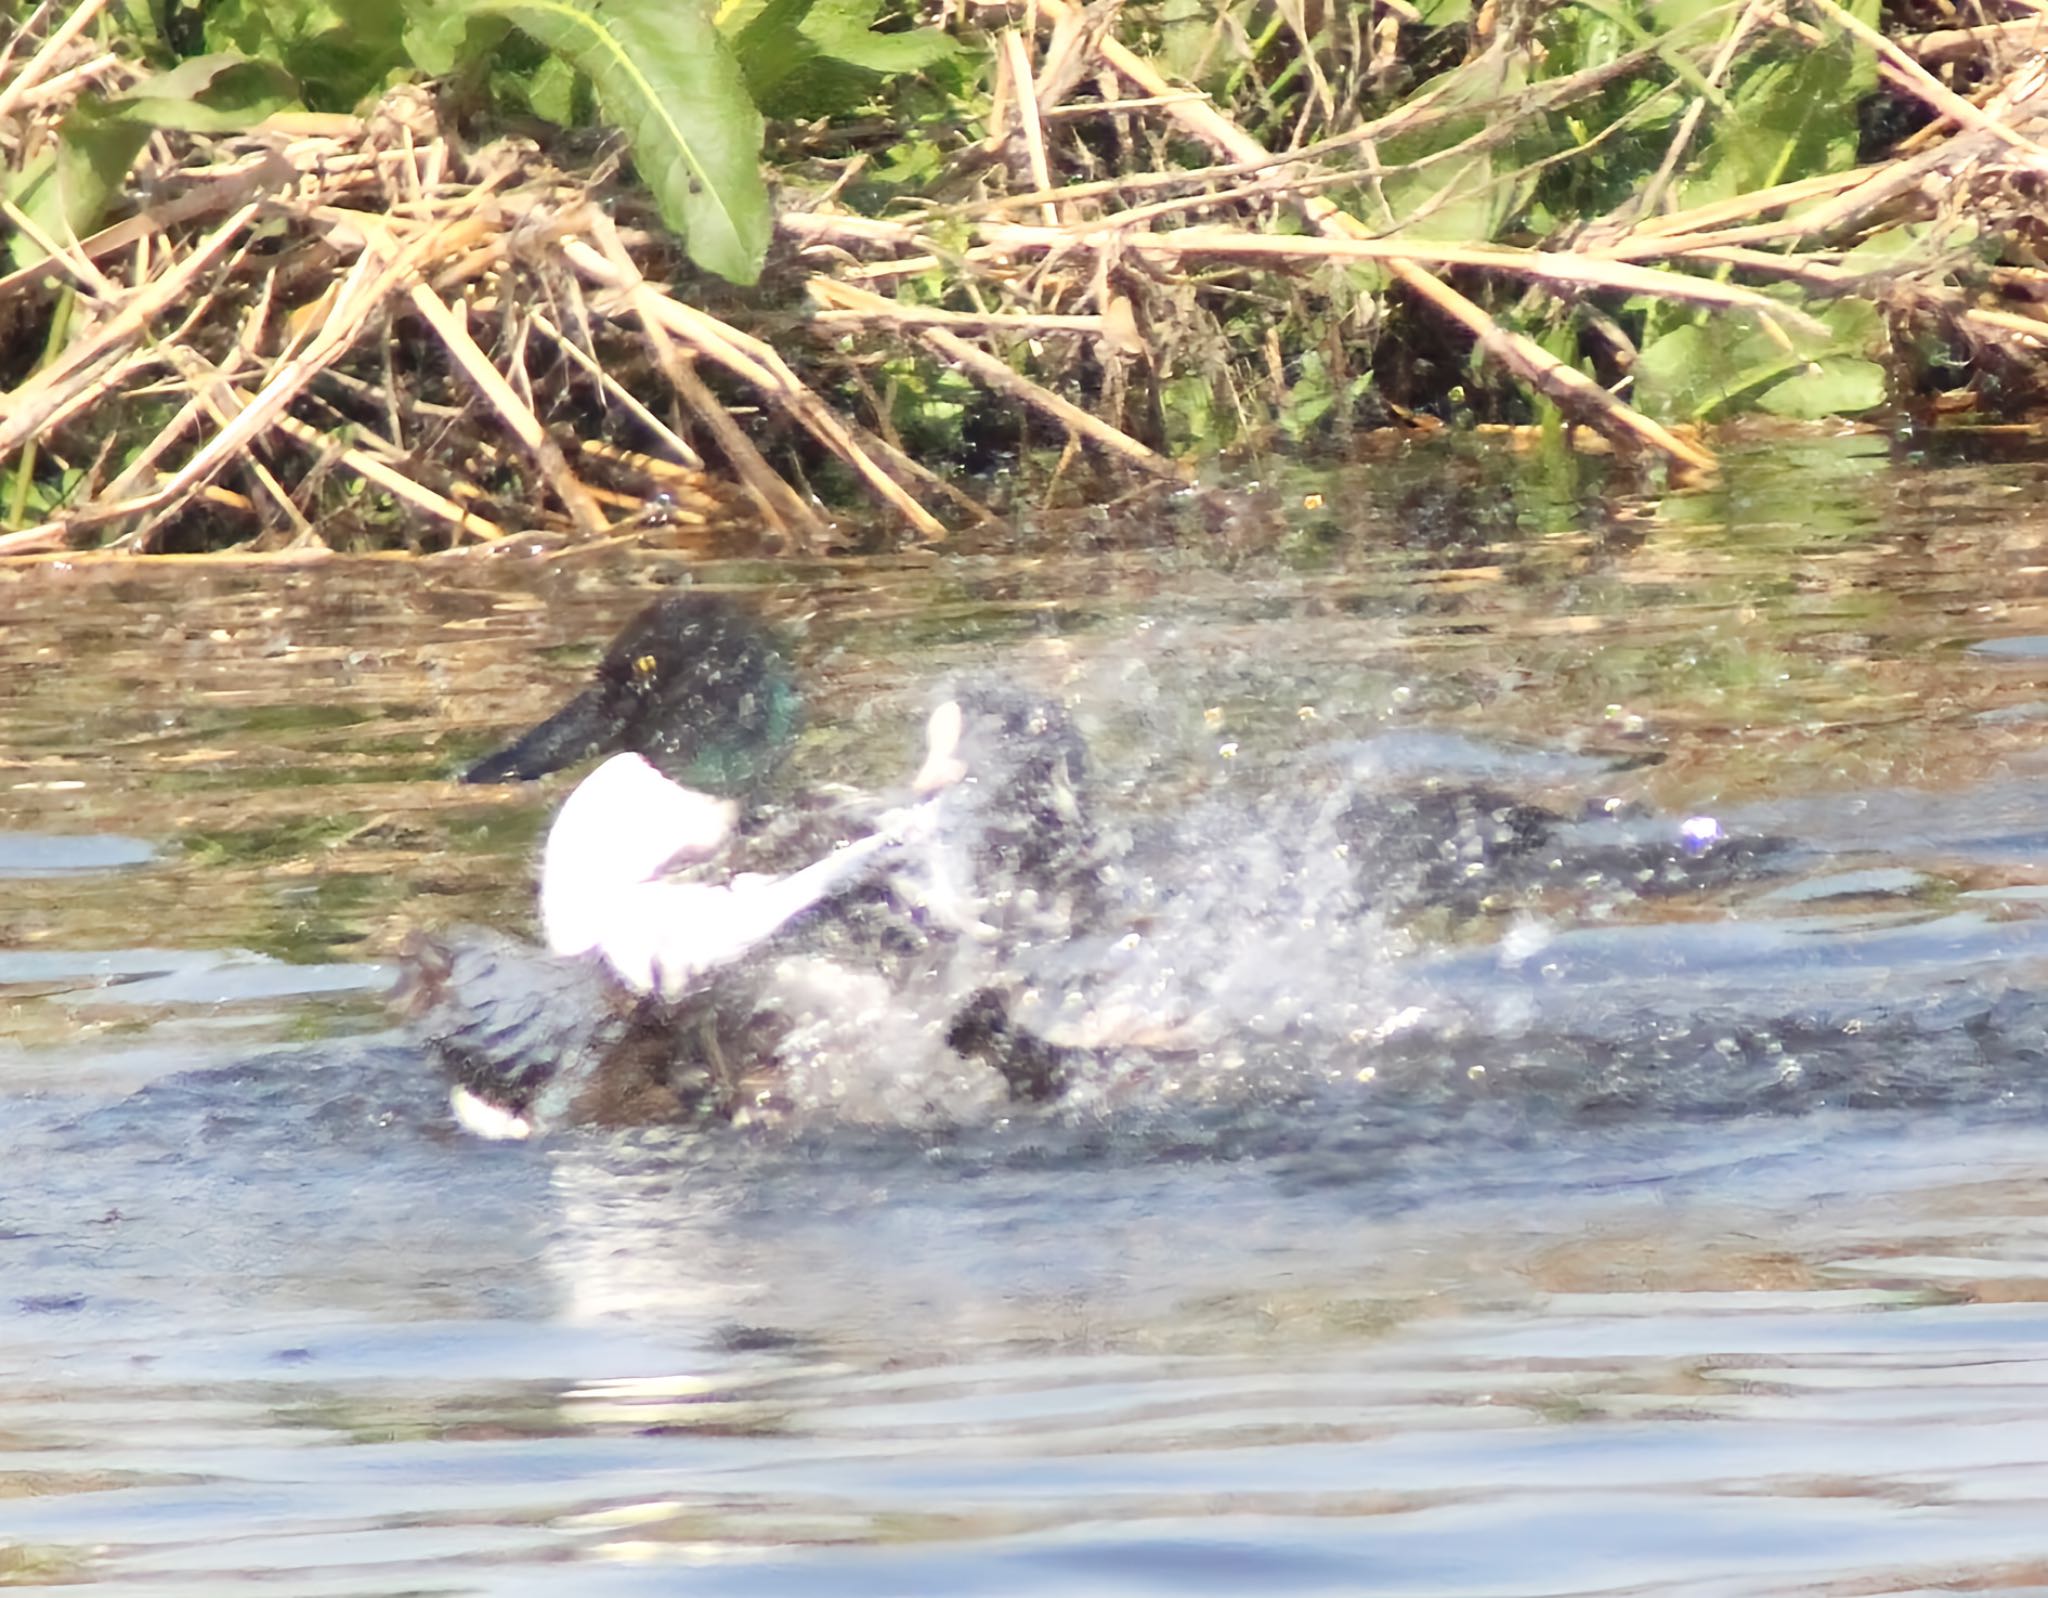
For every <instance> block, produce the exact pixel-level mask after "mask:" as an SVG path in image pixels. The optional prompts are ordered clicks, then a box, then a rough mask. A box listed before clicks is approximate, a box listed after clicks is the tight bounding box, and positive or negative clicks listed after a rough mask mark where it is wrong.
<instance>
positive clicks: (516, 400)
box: [408, 283, 611, 538]
mask: <svg viewBox="0 0 2048 1598" xmlns="http://www.w3.org/2000/svg"><path fill="white" fill-rule="evenodd" d="M408 298H410V300H411V301H412V307H413V309H414V310H415V311H417V312H419V314H420V317H421V319H422V320H424V321H425V322H426V324H427V326H428V327H430V328H432V329H433V331H434V336H435V337H437V338H438V339H440V341H441V343H442V345H443V346H444V347H445V348H446V349H447V351H448V353H449V354H450V355H451V356H453V357H454V360H455V364H456V365H457V367H459V368H460V369H461V371H462V373H463V375H464V376H465V377H467V378H468V379H469V380H470V382H471V383H473V384H474V385H475V386H476V390H477V392H478V393H479V394H481V395H482V396H483V398H484V401H485V403H486V404H488V405H490V406H491V407H492V409H494V410H495V411H497V413H498V417H499V419H500V420H501V421H503V422H504V424H505V426H506V427H507V428H508V429H509V430H510V431H511V433H512V436H513V437H514V438H516V439H518V440H519V442H520V443H521V444H523V445H524V446H525V447H526V449H527V451H528V453H529V454H531V455H532V456H533V459H534V464H535V465H536V466H538V467H539V468H540V472H541V475H542V476H543V477H544V478H546V479H547V483H548V486H549V487H550V488H552V489H553V490H554V491H555V497H556V498H558V499H559V500H561V502H562V504H563V506H564V508H565V509H567V511H568V512H569V519H570V520H571V521H573V522H574V523H575V524H576V530H577V531H578V532H579V533H581V534H583V535H584V536H585V537H587V538H594V537H596V536H597V535H598V534H600V533H603V532H605V531H607V530H608V529H609V528H610V525H611V524H610V522H608V521H607V520H606V519H605V514H604V512H603V511H601V510H600V509H598V506H597V502H596V501H595V500H594V499H592V498H591V496H590V490H589V489H587V488H585V487H584V486H583V484H582V483H580V482H578V481H577V480H576V474H575V473H574V472H572V471H570V470H569V463H568V461H567V460H565V459H564V458H563V455H562V448H561V446H560V445H559V444H557V443H556V442H555V441H554V440H553V439H552V438H550V437H548V434H547V429H546V428H544V427H542V426H541V425H540V418H539V417H538V416H535V415H534V414H533V409H532V407H531V406H529V405H528V404H527V403H526V401H525V400H524V399H522V398H521V397H520V396H519V395H518V394H517V393H515V392H514V391H513V388H512V385H511V384H510V383H508V382H506V381H505V379H504V377H503V376H502V375H500V373H499V371H498V369H497V368H496V367H495V366H493V365H492V364H491V363H490V360H489V358H488V357H487V356H485V354H484V352H483V351H482V350H480V349H478V348H477V345H476V340H475V339H473V338H471V337H470V336H469V329H468V328H467V327H466V326H465V325H464V324H463V320H462V318H461V317H459V316H457V315H456V314H455V313H454V312H453V311H451V310H449V309H448V306H447V304H446V303H445V302H444V301H443V300H442V299H441V297H440V296H439V295H438V294H436V293H435V292H434V291H433V290H432V289H431V288H429V287H428V286H427V285H426V284H425V283H415V284H413V285H412V288H411V290H410V292H409V295H408Z"/></svg>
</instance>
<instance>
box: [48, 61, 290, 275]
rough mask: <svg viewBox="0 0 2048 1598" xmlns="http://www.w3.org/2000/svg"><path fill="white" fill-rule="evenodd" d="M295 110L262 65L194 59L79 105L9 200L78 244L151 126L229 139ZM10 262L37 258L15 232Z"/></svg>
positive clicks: (57, 236)
mask: <svg viewBox="0 0 2048 1598" xmlns="http://www.w3.org/2000/svg"><path fill="white" fill-rule="evenodd" d="M296 103H297V102H296V100H295V99H294V98H293V95H292V82H291V79H290V78H289V77H288V76H287V75H286V74H285V73H284V72H282V71H280V70H279V69H278V68H277V67H275V66H272V65H270V64H269V63H268V62H262V61H247V60H244V59H242V58H241V57H240V56H231V55H210V56H199V57H196V58H195V59H193V60H190V61H187V62H184V63H183V64H182V65H180V66H178V67H175V68H173V69H172V70H171V71H169V72H162V73H158V74H157V75H156V76H154V77H150V78H145V79H144V80H143V81H142V82H140V83H138V84H136V85H134V86H133V87H132V88H130V89H127V90H125V91H124V92H122V93H120V94H117V95H114V96H112V97H111V98H109V99H104V100H103V99H100V98H98V97H96V96H92V95H88V96H86V97H84V98H82V99H81V100H80V101H79V102H78V103H77V104H76V105H75V106H73V107H72V108H71V111H70V113H69V114H68V115H67V116H66V117H65V118H64V121H63V123H62V124H61V125H60V126H59V128H58V130H57V147H56V149H55V151H54V152H46V153H45V154H44V155H42V156H41V157H39V158H38V159H37V160H36V161H34V162H32V163H30V165H29V166H28V167H26V168H24V170H23V171H22V173H21V175H20V177H19V178H18V179H17V180H16V181H15V183H14V185H13V192H12V195H11V198H12V199H13V200H14V202H15V204H17V205H19V206H20V207H21V208H22V210H23V211H24V212H26V213H27V214H28V216H29V218H30V220H32V221H33V222H35V224H36V225H37V227H38V228H40V229H41V230H42V231H43V232H44V233H45V234H46V235H48V236H49V237H50V238H52V239H54V240H57V241H60V242H62V241H65V240H69V239H74V238H83V237H84V236H85V235H86V234H88V233H91V232H92V231H94V230H95V229H96V228H97V227H98V226H99V225H100V222H101V221H102V220H103V219H104V218H105V216H106V214H107V208H108V206H109V205H110V204H111V203H112V201H113V198H114V196H115V195H116V194H118V193H120V191H121V188H122V186H123V185H124V184H125V183H126V182H127V181H128V172H129V169H130V168H131V167H133V166H134V164H135V158H136V156H138V155H139V154H141V153H142V147H143V145H144V144H146V143H148V141H149V135H150V133H151V131H152V130H153V129H157V128H176V129H182V130H184V131H186V132H205V133H218V132H231V131H233V130H235V129H237V128H246V127H253V126H254V125H255V124H256V123H258V122H260V121H262V120H263V119H264V118H265V117H267V116H270V115H271V114H273V113H274V112H277V111H282V110H284V109H286V108H287V107H289V106H292V105H294V104H296ZM8 256H9V258H10V259H11V260H12V261H13V263H14V264H15V265H16V266H33V265H35V264H36V263H37V262H38V261H40V260H42V259H43V257H44V251H43V249H42V247H41V246H40V245H38V244H36V243H35V242H34V240H32V239H31V238H30V237H29V236H28V235H27V234H26V233H17V234H16V235H15V236H14V237H13V238H11V239H10V240H9V241H8Z"/></svg>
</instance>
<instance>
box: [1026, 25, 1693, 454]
mask: <svg viewBox="0 0 2048 1598" xmlns="http://www.w3.org/2000/svg"><path fill="white" fill-rule="evenodd" d="M1037 3H1038V5H1039V8H1040V10H1041V12H1042V13H1044V14H1046V15H1048V16H1051V17H1053V18H1058V17H1060V16H1062V15H1067V14H1070V13H1071V6H1070V3H1069V0H1037ZM1102 53H1103V57H1104V59H1105V60H1107V61H1108V62H1109V64H1110V65H1111V66H1112V67H1114V68H1115V69H1116V71H1117V72H1118V73H1119V74H1120V75H1121V76H1122V77H1124V78H1125V79H1127V80H1128V81H1130V82H1131V83H1133V84H1135V85H1136V86H1137V87H1138V88H1140V89H1142V90H1143V91H1144V92H1145V93H1147V94H1164V93H1166V92H1168V90H1169V89H1170V87H1171V86H1170V85H1169V84H1168V83H1167V82H1166V80H1165V79H1164V78H1162V77H1161V76H1160V75H1159V73H1158V72H1157V71H1156V70H1155V69H1154V68H1153V67H1152V65H1151V63H1149V62H1147V61H1145V60H1144V59H1143V58H1142V57H1140V56H1138V55H1137V54H1136V53H1135V52H1133V51H1131V50H1128V49H1126V48H1125V47H1124V46H1123V45H1122V44H1120V43H1119V42H1118V41H1117V40H1115V39H1111V38H1105V39H1104V40H1103V41H1102ZM1167 115H1168V117H1169V118H1170V119H1172V120H1173V121H1175V122H1177V123H1179V124H1180V125H1181V126H1182V127H1184V128H1185V129H1187V130H1188V131H1189V132H1190V133H1192V134H1194V135H1195V136H1196V137H1197V138H1199V139H1201V140H1203V141H1204V142H1205V143H1207V144H1209V145H1210V146H1211V147H1212V148H1214V149H1217V150H1221V151H1222V152H1223V153H1224V154H1225V155H1228V156H1230V157H1231V158H1233V159H1234V160H1239V161H1254V160H1258V159H1260V158H1262V157H1263V156H1265V155H1266V154H1268V153H1269V152H1267V151H1266V150H1265V149H1264V148H1263V147H1262V146H1261V145H1260V144H1259V142H1258V141H1257V140H1256V139H1254V138H1252V137H1251V136H1250V135H1249V134H1247V133H1245V132H1244V131H1243V129H1241V128H1239V127H1238V126H1237V124H1236V123H1234V122H1232V121H1231V120H1230V119H1229V118H1228V117H1226V116H1224V115H1223V114H1222V113H1221V112H1220V111H1218V110H1216V109H1215V108H1214V107H1213V106H1211V105H1209V104H1207V103H1206V102H1197V103H1192V104H1181V105H1175V106H1172V107H1169V108H1168V111H1167ZM1299 209H1300V210H1301V212H1302V214H1303V215H1304V216H1305V217H1306V218H1307V219H1308V222H1309V224H1310V225H1311V226H1312V227H1314V228H1315V229H1316V230H1317V231H1318V232H1320V233H1322V234H1324V235H1325V236H1326V237H1329V238H1336V239H1350V240H1360V239H1362V238H1363V237H1364V236H1365V235H1366V232H1367V230H1366V229H1365V228H1364V227H1363V226H1362V225H1361V224H1360V223H1359V222H1358V221H1357V219H1356V218H1354V217H1351V216H1348V215H1346V214H1345V213H1344V212H1342V211H1341V210H1340V209H1339V208H1338V207H1337V206H1336V204H1335V203H1334V202H1332V201H1330V200H1327V199H1324V198H1322V197H1321V196H1305V197H1303V198H1302V199H1301V201H1300V202H1299ZM1386 264H1387V270H1388V271H1390V272H1392V273H1393V274H1394V275H1395V276H1396V277H1397V278H1399V279H1400V280H1401V281H1402V283H1403V284H1405V285H1406V286H1407V287H1408V288H1409V289H1410V290H1411V291H1413V292H1414V293H1416V294H1418V295H1419V296H1420V297H1422V298H1423V299H1425V300H1426V301H1428V302H1429V303H1430V304H1432V305H1434V306H1436V307H1437V308H1438V309H1439V310H1440V311H1443V312H1444V313H1446V314H1448V315H1450V316H1451V317H1452V318H1453V319H1455V320H1456V321H1458V322H1459V323H1460V324H1461V325H1463V326H1464V327H1465V328H1466V329H1467V330H1468V331H1470V332H1471V333H1472V334H1473V336H1474V337H1475V338H1476V339H1477V340H1478V341H1479V344H1480V347H1481V348H1482V349H1484V350H1485V351H1486V353H1487V354H1489V355H1491V356H1492V357H1493V358H1494V359H1495V360H1497V361H1500V362H1502V363H1503V364H1504V365H1506V366H1507V367H1508V369H1509V370H1510V371H1512V372H1514V373H1515V374H1516V375H1517V376H1519V377H1521V378H1522V379H1523V380H1524V381H1526V382H1528V383H1529V384H1530V385H1531V386H1532V387H1534V388H1536V389H1538V390H1539V391H1540V392H1543V393H1545V394H1547V395H1549V396H1550V397H1551V398H1552V399H1553V400H1554V401H1555V402H1556V403H1557V404H1558V405H1559V407H1560V408H1561V409H1563V410H1564V411H1565V413H1566V414H1567V415H1570V416H1576V417H1580V418H1583V419H1585V420H1586V421H1588V422H1589V423H1590V424H1591V425H1592V426H1593V427H1595V428H1596V429H1597V430H1599V431H1601V432H1603V433H1606V434H1608V435H1609V436H1614V435H1622V436H1625V437H1628V438H1632V439H1634V440H1636V441H1637V442H1639V443H1642V444H1647V445H1649V446H1650V447H1651V448H1652V449H1655V450H1657V451H1659V452H1660V453H1662V454H1664V455H1666V456H1668V457H1670V458H1671V459H1672V460H1674V461H1677V462H1679V463H1681V464H1683V465H1685V466H1688V467H1691V468H1693V469H1694V470H1710V469H1711V468H1712V467H1713V465H1714V457H1713V456H1712V454H1710V453H1709V452H1708V451H1706V450H1703V449H1701V448H1699V447H1698V446H1697V445H1694V444H1691V443H1688V442H1687V441H1686V440H1684V439H1681V438H1679V437H1678V436H1677V435H1676V434H1674V433H1673V432H1672V431H1671V430H1670V429H1669V428H1667V427H1664V426H1663V425H1662V424H1660V423H1657V422H1653V421H1652V420H1650V418H1648V417H1647V416H1644V415H1642V414H1641V413H1640V412H1638V411H1636V410H1635V409H1633V408H1632V407H1631V406H1628V405H1625V404H1624V403H1622V401H1620V400H1618V399H1616V398H1615V397H1614V396H1613V395H1612V394H1610V393H1608V392H1607V391H1606V390H1605V389H1603V388H1602V387H1600V385H1599V384H1597V383H1595V382H1593V381H1592V379H1590V378H1588V377H1586V376H1585V375H1584V374H1582V373H1580V372H1578V371H1576V370H1575V369H1573V368H1572V367H1569V366H1566V365H1564V364H1563V363H1562V362H1561V361H1558V360H1557V359H1556V358H1555V357H1553V356H1552V355H1550V354H1549V352H1548V351H1546V350H1545V349H1544V348H1543V347H1542V346H1541V345H1539V344H1537V343H1536V341H1535V340H1533V339H1530V338H1525V337H1524V336H1523V335H1521V334H1519V333H1515V332H1512V331H1510V330H1509V329H1507V328H1504V327H1501V326H1500V325H1499V324H1498V323H1497V322H1495V321H1494V320H1493V318H1492V317H1490V316H1488V315H1487V314H1486V313H1485V311H1484V310H1482V309H1481V308H1480V307H1479V306H1477V305H1475V304H1473V302H1472V301H1470V300H1468V299H1466V298H1465V296H1464V295H1462V294H1460V293H1458V292H1457V291H1456V290H1455V289H1453V288H1451V287H1450V285H1448V284H1446V283H1444V282H1442V281H1441V280H1440V279H1438V278H1436V277H1434V276H1433V275H1432V274H1430V273H1429V272H1427V271H1425V270H1424V269H1423V268H1422V267H1420V266H1418V265H1416V264H1415V261H1414V259H1413V257H1401V256H1390V257H1388V258H1387V263H1386Z"/></svg>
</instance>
